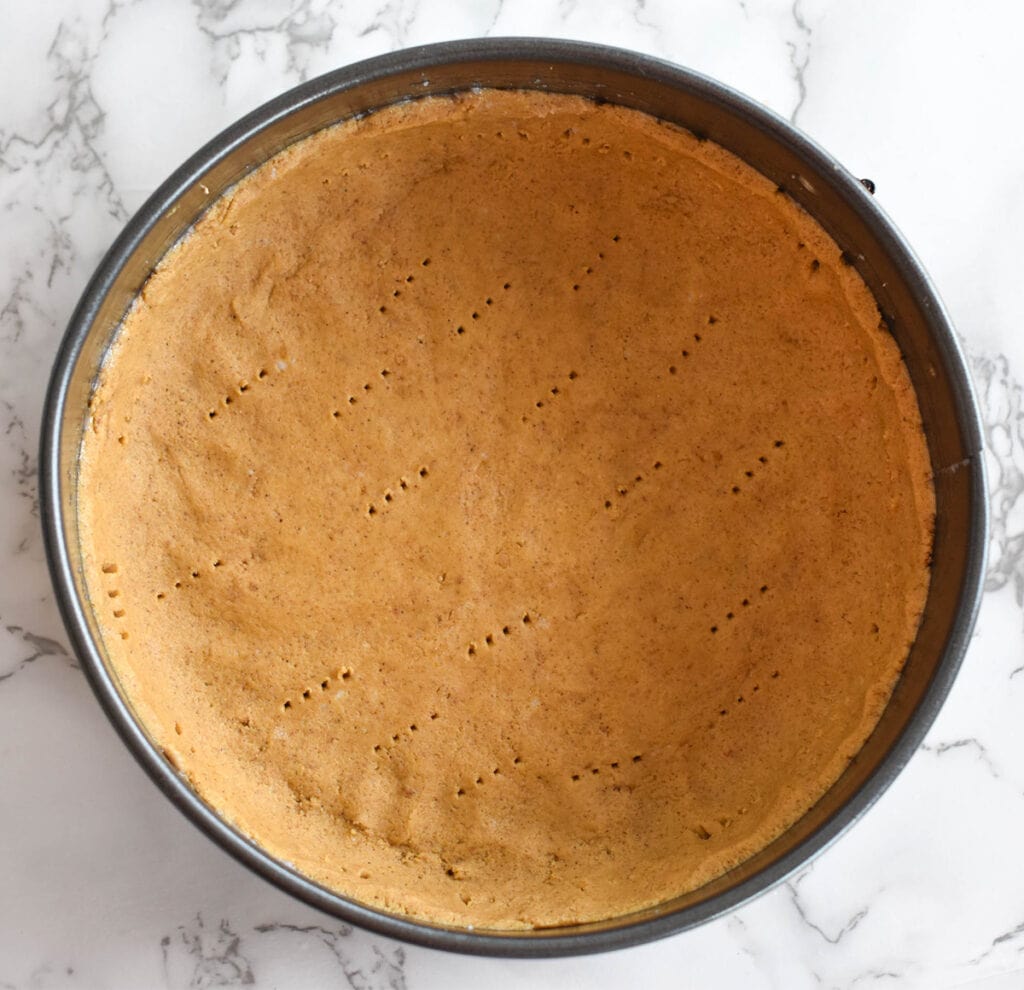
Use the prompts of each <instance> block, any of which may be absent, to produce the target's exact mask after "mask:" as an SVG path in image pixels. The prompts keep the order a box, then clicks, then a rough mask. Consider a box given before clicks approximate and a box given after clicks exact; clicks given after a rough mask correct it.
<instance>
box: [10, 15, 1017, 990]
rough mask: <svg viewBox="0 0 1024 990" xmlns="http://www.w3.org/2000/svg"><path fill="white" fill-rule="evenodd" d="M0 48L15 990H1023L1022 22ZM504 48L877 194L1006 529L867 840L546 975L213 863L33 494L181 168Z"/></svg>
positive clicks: (244, 25) (96, 41) (31, 27)
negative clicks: (818, 152)
mask: <svg viewBox="0 0 1024 990" xmlns="http://www.w3.org/2000/svg"><path fill="white" fill-rule="evenodd" d="M0 24H2V25H3V30H2V31H0V52H2V56H3V57H2V58H0V92H2V93H3V99H2V101H0V218H2V219H0V988H12V987H15V988H29V987H33V988H35V987H39V988H58V987H175V988H177V987H190V988H200V987H203V988H205V987H221V986H255V987H260V988H263V987H267V988H269V987H278V988H294V987H323V986H338V987H352V988H360V990H362V988H368V990H376V988H391V990H405V988H410V990H431V988H442V987H444V988H449V987H477V986H482V985H489V986H494V987H497V988H502V990H503V988H506V987H507V988H514V987H539V988H544V987H552V988H554V987H560V988H562V987H597V988H602V987H609V988H610V987H618V986H643V987H648V986H650V987H662V986H664V987H668V986H672V987H677V986H685V987H711V988H733V987H736V988H739V987H742V988H785V990H801V988H805V987H807V988H811V987H826V988H832V987H837V988H838V987H842V988H846V987H854V986H858V987H859V986H862V985H879V986H885V987H890V986H892V987H899V988H901V990H902V988H912V987H913V988H917V987H920V988H928V990H931V988H946V987H961V986H965V987H974V988H978V990H1010V988H1021V987H1024V838H1022V837H1024V755H1022V754H1024V407H1022V397H1024V391H1022V382H1024V330H1022V328H1024V280H1022V279H1021V277H1020V274H1019V268H1020V264H1021V260H1022V259H1024V128H1021V127H1020V126H1019V119H1018V118H1019V112H1020V111H1019V108H1018V107H1017V106H1016V102H1017V98H1018V97H1019V96H1020V95H1021V94H1022V93H1024V59H1022V58H1021V57H1020V40H1019V39H1020V37H1021V34H1022V30H1024V8H1021V6H1020V5H1018V4H1017V3H1015V2H1013V0H1005V2H998V0H979V2H975V3H972V4H964V3H962V2H954V0H930V2H926V0H862V2H859V3H856V4H853V3H843V2H840V0H796V2H792V3H791V2H790V0H747V2H743V0H735V2H729V0H703V2H699V0H685V2H678V0H634V2H628V0H601V2H596V0H595V2H589V3H587V2H583V0H560V2H557V3H556V2H550V3H544V2H540V0H480V2H475V0H447V2H443V3H441V2H434V0H386V2H385V0H351V2H338V0H194V2H191V3H185V2H161V0H49V2H41V3H33V4H29V3H18V2H17V0H0ZM517 34H532V35H551V36H560V37H575V38H581V39H586V40H592V41H598V42H605V43H611V44H618V45H621V46H626V47H631V48H635V49H638V50H640V51H643V52H648V53H650V54H653V55H657V56H661V57H664V58H668V59H671V60H673V61H676V62H679V63H681V64H684V65H687V66H690V67H692V68H695V69H697V70H700V71H703V72H706V73H708V74H710V75H712V76H715V77H717V78H719V79H721V80H723V81H725V82H727V83H729V84H732V85H734V86H736V87H737V88H739V89H741V90H743V91H744V92H746V93H748V94H750V95H752V96H753V97H755V98H756V99H758V100H760V101H761V102H763V103H765V104H767V105H768V106H770V107H772V108H773V109H775V110H776V111H778V112H780V113H781V114H783V115H784V116H786V117H788V118H790V119H791V120H793V121H795V122H796V123H797V124H798V126H800V127H801V128H803V129H804V130H805V131H806V132H807V133H808V134H810V135H812V136H813V137H814V138H816V139H817V140H818V141H820V142H821V143H822V144H824V145H825V146H826V147H827V148H829V149H830V150H831V151H832V152H833V153H834V154H835V155H836V156H837V157H838V158H839V160H840V161H842V162H844V163H845V164H846V165H847V166H848V167H849V168H850V169H851V170H853V171H854V172H856V173H857V174H858V175H864V176H870V177H871V178H873V179H874V180H875V182H876V183H877V185H878V194H877V195H878V199H879V201H880V202H881V204H882V205H883V207H884V208H885V209H886V210H887V211H888V212H889V213H890V215H891V216H892V217H893V218H894V220H895V221H896V223H897V224H898V225H899V226H900V227H901V228H902V229H903V231H904V233H905V234H906V235H907V236H908V237H909V239H910V240H911V242H912V243H913V244H914V245H915V247H916V249H917V251H918V253H919V254H920V256H921V257H922V259H923V261H924V263H925V265H926V266H927V267H928V268H929V270H930V271H931V273H932V275H933V277H934V279H935V281H936V282H937V284H938V287H939V290H940V292H941V293H942V294H943V296H944V298H945V300H946V302H947V303H948V305H949V307H950V309H951V311H952V315H953V317H954V320H955V321H956V323H957V326H958V328H959V332H960V333H961V335H962V337H963V340H964V343H965V346H966V348H967V352H968V354H969V357H970V362H971V367H972V370H973V372H974V374H975V376H976V379H977V384H978V388H979V390H980V395H981V398H982V402H983V409H984V418H985V426H986V436H987V442H988V445H989V450H988V455H987V456H988V458H989V463H990V467H991V498H992V506H993V510H994V518H993V522H994V526H993V533H992V545H991V560H990V569H989V574H988V580H987V585H986V594H985V598H984V603H983V606H982V610H981V616H980V620H979V623H978V627H977V632H976V635H975V638H974V640H973V643H972V645H971V649H970V651H969V653H968V655H967V658H966V661H965V663H964V667H963V671H962V674H961V676H960V678H959V680H958V682H957V684H956V686H955V688H954V690H953V692H952V694H951V696H950V698H949V701H948V703H947V704H946V706H945V708H944V710H943V712H942V714H941V716H940V717H939V719H938V721H937V722H936V723H935V726H934V728H933V730H932V731H931V733H930V734H929V736H928V739H927V741H926V743H925V744H924V745H923V746H922V747H921V749H920V751H919V752H918V753H917V754H916V756H915V757H914V758H913V760H912V761H911V763H910V765H909V766H908V767H907V769H906V771H905V772H904V773H903V774H902V776H901V777H900V778H899V779H898V780H897V782H896V783H895V784H894V785H893V786H892V788H891V789H890V790H889V791H888V792H887V793H886V794H885V795H884V796H883V798H882V799H881V800H880V801H879V802H878V804H877V805H876V806H875V807H874V808H873V809H872V811H871V812H870V813H869V814H868V815H867V816H866V817H865V818H864V819H863V821H862V822H860V823H859V824H858V825H857V826H856V827H854V828H853V829H852V830H851V831H850V832H849V833H848V834H847V835H845V836H844V837H843V838H842V839H841V840H840V841H839V842H838V843H837V844H835V845H834V846H833V847H832V848H831V849H829V850H828V851H827V852H826V853H825V854H824V855H822V856H821V857H820V858H818V860H817V861H816V862H815V863H814V864H813V865H812V866H811V867H809V868H807V869H805V870H803V871H802V872H800V873H798V874H797V875H796V876H794V877H793V878H792V879H791V880H790V881H789V882H788V883H785V884H783V885H782V886H780V887H778V888H776V889H775V890H774V891H772V892H771V893H769V894H767V895H765V896H763V897H761V898H760V899H758V900H757V901H755V902H753V903H751V904H749V905H748V906H746V907H744V908H743V909H741V910H739V911H737V912H736V913H734V914H731V915H729V916H727V917H724V918H722V919H720V920H718V921H715V922H713V923H711V924H708V925H706V926H705V927H703V928H701V929H699V930H697V931H694V932H691V933H687V934H683V935H680V936H676V937H673V938H670V939H667V940H665V941H663V942H660V943H657V944H653V945H649V946H643V947H640V948H635V949H631V950H627V951H622V952H617V953H612V954H609V955H605V956H600V957H590V958H584V959H572V960H558V961H547V962H532V961H531V962H522V961H498V960H488V959H471V958H462V957H457V956H450V955H444V954H440V953H436V952H430V951H427V950H423V949H418V948H414V947H406V946H401V945H398V944H397V943H392V942H389V941H387V940H384V939H381V938H377V937H374V936H370V935H368V934H366V933H364V932H361V931H356V930H352V929H350V928H348V927H346V926H345V925H342V924H340V923H339V922H337V921H335V920H333V919H331V918H328V917H326V916H323V915H320V914H318V913H316V912H315V911H313V910H311V909H308V908H306V907H305V906H303V905H302V904H300V903H298V902H296V901H293V900H291V899H290V898H288V897H287V896H285V895H284V894H282V893H279V892H278V891H276V890H275V889H273V888H271V887H270V886H268V885H267V884H265V883H264V882H263V881H261V880H259V879H257V878H255V877H254V876H252V875H250V874H249V873H247V872H246V871H245V870H243V869H242V868H241V867H240V866H238V865H236V864H235V863H234V862H233V861H232V860H230V859H229V858H228V857H227V856H226V855H225V854H224V853H222V852H221V851H220V850H219V849H217V848H215V847H214V846H213V845H212V844H211V843H210V842H208V841H207V840H206V839H205V838H204V837H203V836H202V835H200V834H199V833H198V832H197V831H196V830H194V829H193V827H192V826H191V825H189V824H188V823H187V822H186V821H185V819H184V818H183V817H182V816H181V815H180V814H179V813H178V812H177V811H176V810H175V809H174V808H173V807H172V806H171V805H170V804H169V803H168V802H167V801H166V800H165V799H164V798H163V797H161V796H160V795H159V794H158V792H157V791H156V789H155V788H154V787H153V785H152V784H151V783H150V782H149V781H148V779H146V778H145V777H144V775H143V774H142V771H141V770H139V769H138V768H137V767H136V765H135V764H134V762H133V761H132V759H131V758H130V757H129V756H128V755H127V753H126V752H125V751H124V749H123V748H122V746H121V744H120V742H119V741H118V740H117V738H116V737H115V735H114V733H113V731H112V729H111V728H110V727H109V725H108V724H107V722H106V721H105V719H104V717H103V715H102V714H101V712H100V710H99V707H98V706H97V704H96V703H95V701H94V699H93V697H92V694H91V693H90V691H89V689H88V687H87V685H86V683H85V681H84V679H83V677H82V674H81V673H80V671H79V669H78V665H77V662H76V660H75V658H74V657H73V656H72V655H71V654H70V652H69V649H68V647H67V645H66V639H65V634H64V631H63V629H62V627H61V624H60V620H59V618H58V615H57V611H56V608H55V606H54V601H53V596H52V593H51V590H50V586H49V580H48V577H47V573H46V567H45V563H44V559H43V547H42V542H41V536H40V529H39V519H38V508H37V493H36V477H37V456H36V445H37V437H38V431H39V421H40V407H41V404H42V397H43V389H44V383H45V381H46V378H47V375H48V371H49V367H50V364H51V361H52V359H53V355H54V352H55V349H56V347H57V343H58V341H59V339H60V336H61V334H62V332H63V328H64V326H65V324H66V321H67V319H68V317H69V315H70V313H71V310H72V308H73V306H74V304H75V301H76V299H77V297H78V294H79V293H80V292H81V290H82V288H83V287H84V285H85V282H86V280H87V278H88V276H89V274H90V273H91V271H92V270H93V268H94V266H95V265H96V263H97V262H98V261H99V259H100V257H101V254H102V252H103V251H104V250H105V249H106V247H107V246H108V245H109V243H110V242H111V240H112V239H113V238H114V236H115V235H116V234H117V232H118V230H119V229H120V227H121V226H122V225H123V223H124V222H125V220H126V219H127V218H128V217H129V215H130V214H131V213H132V212H133V211H134V210H135V209H136V208H137V207H138V206H139V205H140V204H141V203H142V201H143V200H144V198H145V197H146V196H147V195H148V194H149V193H150V192H151V191H152V190H153V189H154V187H155V186H156V185H157V184H158V183H159V182H160V181H161V180H162V179H164V178H165V177H166V175H167V174H168V173H169V172H170V170H171V169H172V168H173V167H174V166H176V165H177V164H178V163H180V162H181V161H182V160H184V158H185V157H186V156H187V155H188V154H190V153H191V152H192V151H193V150H194V149H196V148H197V147H198V146H199V145H200V144H201V143H203V142H204V141H206V140H207V139H208V138H210V137H212V136H213V135H214V134H215V133H217V132H218V131H219V130H221V129H222V128H223V127H224V126H226V125H227V124H228V123H230V122H231V121H233V120H234V119H236V118H237V117H238V116H239V115H241V114H242V113H244V112H246V111H248V110H250V109H252V108H253V107H255V106H257V105H258V104H260V103H261V102H263V101H265V100H266V99H268V98H270V97H272V96H274V95H275V94H277V93H279V92H280V91H282V90H284V89H286V88H288V87H290V86H292V85H294V84H295V83H297V82H299V81H300V80H303V79H306V78H310V77H312V76H314V75H317V74H318V73H321V72H324V71H327V70H329V69H332V68H334V67H336V66H339V65H342V64H345V63H348V62H351V61H354V60H357V59H360V58H363V57H366V56H370V55H375V54H378V53H381V52H384V51H387V50H389V49H394V48H399V47H404V46H408V45H414V44H419V43H423V42H429V41H438V40H444V39H449V38H456V37H470V36H475V35H517ZM1014 119H1018V125H1014V124H1013V120H1014Z"/></svg>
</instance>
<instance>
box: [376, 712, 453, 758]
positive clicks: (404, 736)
mask: <svg viewBox="0 0 1024 990" xmlns="http://www.w3.org/2000/svg"><path fill="white" fill-rule="evenodd" d="M440 717H441V716H440V715H439V714H438V713H437V712H436V711H432V712H430V714H429V715H428V716H427V718H426V719H425V720H424V725H430V723H432V722H436V721H437V720H438V719H439V718H440ZM420 731H421V725H420V722H410V723H409V724H408V725H407V726H403V727H402V728H401V729H399V730H398V731H397V732H393V733H392V734H391V735H390V736H389V737H388V739H387V740H386V741H385V742H382V743H377V744H376V745H375V746H374V747H373V752H374V753H375V754H377V755H378V756H379V755H380V754H384V755H385V756H390V755H391V752H392V750H393V749H395V747H396V746H398V745H400V744H402V743H410V742H412V741H413V739H415V738H416V734H417V733H418V732H420Z"/></svg>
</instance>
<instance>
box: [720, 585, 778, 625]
mask: <svg viewBox="0 0 1024 990" xmlns="http://www.w3.org/2000/svg"><path fill="white" fill-rule="evenodd" d="M767 594H768V585H766V584H762V585H761V587H760V588H758V589H757V591H756V592H755V593H754V594H752V595H750V596H749V597H748V598H744V599H743V600H742V601H741V602H740V604H739V605H738V606H736V608H734V609H732V610H730V611H728V612H726V613H725V618H724V619H722V620H720V621H719V622H716V623H714V624H713V625H712V626H711V627H710V629H709V632H710V633H711V634H712V635H715V634H716V633H717V632H719V630H721V629H723V628H724V627H725V625H727V624H728V623H730V622H732V621H733V620H734V619H736V618H737V617H738V616H739V615H740V614H741V613H742V612H743V610H744V609H747V608H750V607H751V606H752V605H753V603H754V602H755V601H756V600H757V599H758V598H759V597H760V596H762V595H767Z"/></svg>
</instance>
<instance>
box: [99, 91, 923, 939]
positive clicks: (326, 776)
mask: <svg viewBox="0 0 1024 990" xmlns="http://www.w3.org/2000/svg"><path fill="white" fill-rule="evenodd" d="M79 506H80V520H81V528H82V539H83V551H84V554H85V560H86V576H87V581H88V585H89V589H90V594H91V598H92V602H93V606H94V608H95V610H96V613H97V616H98V618H99V622H100V626H101V629H102V631H103V637H104V641H105V644H106V648H107V651H108V653H109V655H110V659H111V662H112V663H113V665H114V666H115V668H116V670H117V672H118V674H119V677H120V679H121V681H122V683H123V686H124V689H125V691H126V692H127V695H128V696H129V698H130V699H131V701H132V704H133V706H134V707H135V710H136V711H137V713H138V715H139V717H140V719H141V720H142V722H143V724H144V725H145V727H146V729H147V731H148V732H149V733H150V734H151V735H152V736H153V738H154V739H155V740H156V742H157V743H158V745H159V746H161V747H163V749H164V752H165V753H166V754H167V756H168V759H170V760H171V761H172V762H173V763H174V765H175V766H176V767H178V768H180V770H181V771H182V772H183V773H185V774H187V776H188V778H189V779H190V781H191V782H192V784H193V786H194V787H195V789H196V790H197V791H198V792H199V793H200V794H201V795H202V796H203V797H204V798H205V799H206V800H207V801H208V802H209V803H210V804H211V805H212V806H213V807H215V808H216V809H218V810H219V812H220V813H221V814H222V815H223V816H224V817H225V818H227V819H228V820H229V821H231V822H233V823H234V824H235V825H237V826H238V827H239V828H240V829H242V830H243V831H244V832H246V833H247V834H249V835H250V836H252V837H253V838H254V839H256V840H257V841H258V842H259V843H260V844H261V845H263V846H264V847H265V848H266V849H267V850H268V851H270V852H271V853H272V854H274V855H275V856H277V857H279V858H281V859H282V860H285V861H287V862H290V863H293V864H294V865H295V867H296V868H298V869H299V870H300V871H301V872H303V873H305V874H307V875H308V876H310V877H312V878H314V879H316V880H318V881H320V882H322V883H324V884H325V885H327V886H328V887H331V888H334V889H337V890H339V891H341V892H343V893H345V894H347V895H350V896H352V897H354V898H356V899H358V900H360V901H363V902H366V903H369V904H373V905H376V906H379V907H382V908H385V909H387V910H390V911H396V912H400V913H405V914H408V915H411V916H413V917H416V918H421V919H426V920H431V921H437V922H444V923H450V924H472V925H474V926H476V927H477V928H481V927H482V928H487V927H491V928H522V927H531V926H550V925H555V924H563V923H572V922H581V921H587V920H593V919H599V918H605V917H609V916H614V915H618V914H622V913H625V912H627V911H630V910H633V909H636V908H640V907H643V906H646V905H650V904H653V903H657V902H659V901H662V900H664V899H666V898H669V897H671V896H673V895H675V894H679V893H681V892H684V891H687V890H690V889H693V888H695V887H697V886H699V885H701V884H702V883H704V882H706V881H708V880H709V879H711V878H713V877H715V876H716V875H719V874H720V873H722V872H723V871H724V870H726V869H728V868H729V867H731V866H733V865H735V864H737V863H738V862H741V861H743V860H744V859H746V858H747V857H749V856H750V855H752V854H753V853H755V852H756V851H758V850H759V849H761V848H763V847H764V846H765V845H766V844H767V843H768V842H770V841H771V840H772V839H773V838H775V837H776V836H777V835H779V834H780V833H781V832H782V831H783V830H784V829H785V828H786V827H787V826H788V825H789V824H791V823H792V822H793V821H794V820H795V819H796V818H798V817H799V816H800V815H801V814H802V813H803V812H805V811H806V810H807V809H808V808H809V807H810V806H811V805H812V804H813V803H814V802H815V801H816V800H817V798H818V797H820V795H821V794H822V793H823V792H824V791H825V790H826V789H827V788H828V787H829V786H830V785H831V784H832V783H833V782H834V781H835V780H836V779H837V777H838V776H839V775H840V773H841V772H842V770H843V769H844V767H845V766H846V765H847V763H848V761H849V759H850V758H851V757H852V756H853V755H854V754H855V753H856V752H857V750H858V749H859V747H860V746H861V744H862V743H863V741H864V739H865V738H866V737H867V735H868V734H869V733H870V731H871V729H872V727H873V726H874V724H875V722H876V721H877V718H878V716H879V714H880V712H881V710H882V708H883V707H884V704H885V702H886V700H887V698H888V696H889V694H890V691H891V689H892V686H893V683H894V681H895V679H896V677H897V676H898V673H899V671H900V669H901V666H902V664H903V662H904V660H905V658H906V654H907V651H908V647H909V644H910V643H911V642H912V640H913V637H914V635H915V631H916V628H917V624H918V621H919V616H920V612H921V609H922V607H923V603H924V599H925V595H926V591H927V586H928V579H929V572H928V565H927V560H928V556H929V553H930V548H931V534H932V522H933V512H934V501H933V494H932V487H931V482H930V475H929V460H928V455H927V449H926V446H925V441H924V438H923V435H922V431H921V424H920V417H919V413H918V409H917V405H916V401H915V397H914V394H913V391H912V388H911V385H910V382H909V379H908V376H907V373H906V369H905V367H904V366H903V364H902V362H901V360H900V356H899V353H898V350H897V348H896V346H895V344H894V342H893V340H892V338H891V337H890V335H889V334H888V332H887V331H886V328H885V327H884V325H882V323H881V320H880V317H879V313H878V309H877V306H876V304H875V302H874V300H873V299H872V297H871V296H870V294H869V293H868V291H867V289H866V288H865V286H864V284H863V283H862V282H861V280H860V278H859V277H858V275H857V274H856V273H855V272H854V270H853V269H852V268H850V267H848V266H846V265H845V264H844V263H843V261H842V260H841V258H840V252H839V249H838V248H837V247H836V245H835V243H833V242H832V241H831V240H830V239H829V238H828V237H827V236H826V235H825V233H824V232H823V231H822V230H821V229H820V227H818V226H817V225H816V224H815V223H814V222H813V221H812V220H811V219H810V218H809V217H808V216H807V215H806V214H805V213H803V212H802V211H801V210H800V209H799V208H798V207H797V206H796V205H795V204H794V203H793V202H792V201H791V200H790V199H789V198H788V197H786V196H785V195H783V194H780V193H779V192H778V191H777V190H776V189H775V187H774V186H773V185H772V184H771V183H769V182H768V181H767V180H766V179H765V178H764V177H762V176H761V175H759V174H757V173H756V172H754V171H752V170H751V169H750V168H749V167H747V166H746V165H744V164H743V163H741V162H740V161H738V160H737V159H736V158H734V157H733V156H731V155H730V154H728V153H727V152H725V151H724V150H722V149H721V148H719V147H717V146H715V145H713V144H711V143H710V142H706V141H705V142H700V141H698V140H697V139H695V138H694V137H693V136H692V135H691V134H689V133H687V132H685V131H682V130H680V129H679V128H676V127H673V126H669V125H665V124H663V123H660V122H658V121H655V120H654V119H652V118H649V117H646V116H644V115H642V114H640V113H637V112H634V111H629V110H625V109H621V108H618V107H614V106H609V105H604V106H597V105H595V104H593V103H590V102H587V101H585V100H583V99H580V98H576V97H570V96H556V95H544V94H540V93H525V92H520V93H508V92H501V93H499V92H493V91H491V92H481V93H474V94H465V95H462V96H458V97H454V98H427V99H423V100H419V101H416V102H411V103H406V104H402V105H400V106H396V107H392V108H390V109H388V110H384V111H382V112H380V113H377V114H375V115H373V116H372V117H370V118H368V119H364V120H360V121H357V122H350V123H346V124H343V125H340V126H338V127H336V128H333V129H330V130H327V131H323V132H321V133H319V134H317V135H315V136H314V137H312V138H310V139H307V140H306V141H304V142H302V143H300V144H298V145H296V146H294V147H292V148H290V149H288V150H287V151H285V152H283V153H282V154H280V155H278V156H277V157H276V158H275V159H273V160H272V161H271V162H270V163H268V164H267V165H266V166H264V167H263V168H262V169H260V170H259V171H257V172H256V173H255V174H253V175H252V176H251V177H249V178H248V179H246V180H245V181H244V182H243V183H241V184H240V185H239V186H238V187H236V188H235V189H234V190H232V191H231V192H230V193H229V194H228V195H226V196H225V197H224V198H223V199H222V200H221V201H220V202H218V203H217V204H216V205H215V206H214V207H213V208H212V209H211V210H210V211H209V213H208V214H207V215H206V216H205V217H204V218H203V219H202V220H201V221H200V222H199V223H198V224H197V226H196V228H195V229H194V231H193V232H191V234H190V235H189V236H188V237H187V238H186V239H185V240H184V241H183V242H182V243H181V244H180V245H178V246H177V247H176V248H175V249H174V250H173V251H172V252H170V253H169V255H168V256H167V257H166V258H165V259H164V261H163V262H162V263H161V264H160V265H159V267H158V269H157V271H156V272H155V274H154V275H153V276H152V277H151V279H150V280H149V282H148V283H147V285H146V287H145V289H144V291H143V293H142V294H141V297H140V298H139V300H138V301H137V303H136V305H135V306H134V308H133V310H132V312H131V313H130V315H129V316H128V318H127V319H126V321H125V324H124V326H123V328H122V329H121V330H120V332H119V333H118V336H117V338H116V341H115V343H114V345H113V347H112V350H111V353H110V356H109V358H108V360H107V362H106V363H105V366H104V368H103V371H102V373H101V376H100V380H99V382H98V385H97V388H96V392H95V394H94V396H93V406H92V418H91V424H90V429H89V430H88V431H87V435H86V437H85V440H84V443H83V449H82V472H81V486H80V492H79Z"/></svg>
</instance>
